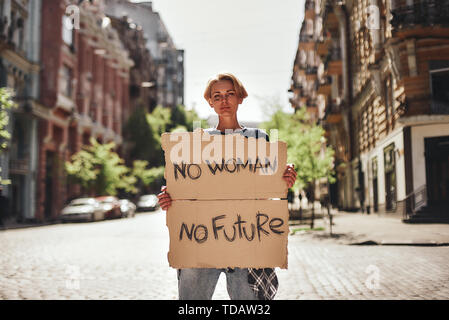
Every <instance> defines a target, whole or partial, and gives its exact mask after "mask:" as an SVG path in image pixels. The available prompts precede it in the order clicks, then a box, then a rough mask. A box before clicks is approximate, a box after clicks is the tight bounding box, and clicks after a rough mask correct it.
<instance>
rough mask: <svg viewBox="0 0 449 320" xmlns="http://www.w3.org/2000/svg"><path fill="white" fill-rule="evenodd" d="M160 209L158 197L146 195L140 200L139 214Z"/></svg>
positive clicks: (138, 203)
mask: <svg viewBox="0 0 449 320" xmlns="http://www.w3.org/2000/svg"><path fill="white" fill-rule="evenodd" d="M157 208H159V203H158V199H157V196H156V195H155V194H146V195H143V196H141V197H140V198H139V201H138V202H137V212H141V211H154V210H156V209H157Z"/></svg>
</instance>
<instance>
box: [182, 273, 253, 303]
mask: <svg viewBox="0 0 449 320" xmlns="http://www.w3.org/2000/svg"><path fill="white" fill-rule="evenodd" d="M222 272H225V274H226V284H227V289H228V294H229V297H230V298H231V300H258V298H257V294H256V293H255V292H254V291H253V290H252V289H251V287H250V286H249V284H248V269H240V268H235V269H232V270H227V269H180V270H178V292H179V300H210V299H212V295H213V294H214V291H215V286H216V285H217V282H218V278H219V277H220V274H221V273H222Z"/></svg>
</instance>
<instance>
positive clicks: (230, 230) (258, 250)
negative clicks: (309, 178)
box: [162, 130, 289, 269]
mask: <svg viewBox="0 0 449 320" xmlns="http://www.w3.org/2000/svg"><path fill="white" fill-rule="evenodd" d="M162 148H163V149H164V151H165V179H166V180H167V191H168V193H169V194H170V196H171V198H172V200H173V201H172V205H171V207H170V208H169V209H168V211H167V227H168V229H169V234H170V250H169V253H168V260H169V264H170V266H171V267H173V268H180V269H182V268H227V267H241V268H274V267H280V268H287V240H288V217H289V214H288V208H287V201H286V200H279V198H286V196H287V184H286V182H285V180H283V179H282V176H283V173H284V170H285V168H286V163H287V146H286V144H285V142H282V141H276V142H271V143H268V142H266V141H265V139H256V138H246V137H244V136H242V135H240V134H229V135H225V136H223V135H209V134H208V133H206V132H204V131H203V130H196V131H195V132H193V133H192V132H181V133H171V134H163V135H162ZM275 199H277V200H275Z"/></svg>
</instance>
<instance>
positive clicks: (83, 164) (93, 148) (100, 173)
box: [65, 138, 136, 196]
mask: <svg viewBox="0 0 449 320" xmlns="http://www.w3.org/2000/svg"><path fill="white" fill-rule="evenodd" d="M90 144H91V145H89V146H84V147H83V149H82V150H80V151H79V152H77V153H76V154H74V155H73V156H72V158H71V161H67V162H66V163H65V169H66V172H67V175H68V176H69V179H72V180H73V181H74V182H76V183H79V184H80V185H81V186H82V187H83V189H84V190H86V191H87V192H88V193H93V194H95V195H96V196H100V195H116V194H117V192H118V190H120V189H123V190H125V191H126V192H133V193H135V192H136V189H135V187H134V184H135V182H136V178H135V177H134V176H133V175H132V174H130V173H131V172H130V171H131V170H130V169H129V168H128V167H126V166H125V165H124V160H123V159H121V158H120V157H119V155H118V154H117V153H115V152H114V151H113V148H114V147H115V144H114V143H113V142H112V143H107V144H100V143H98V142H97V141H96V140H95V139H94V138H91V139H90Z"/></svg>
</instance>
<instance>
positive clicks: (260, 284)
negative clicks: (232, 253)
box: [248, 268, 279, 300]
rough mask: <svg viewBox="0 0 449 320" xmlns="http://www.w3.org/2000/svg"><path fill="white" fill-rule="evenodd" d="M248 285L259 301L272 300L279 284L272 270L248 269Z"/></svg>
mask: <svg viewBox="0 0 449 320" xmlns="http://www.w3.org/2000/svg"><path fill="white" fill-rule="evenodd" d="M248 283H249V286H250V287H251V289H253V290H254V292H255V293H256V294H257V296H258V298H259V299H260V300H273V298H274V296H275V295H276V292H277V291H278V287H279V282H278V278H277V276H276V273H275V272H274V269H270V268H265V269H252V268H248Z"/></svg>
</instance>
